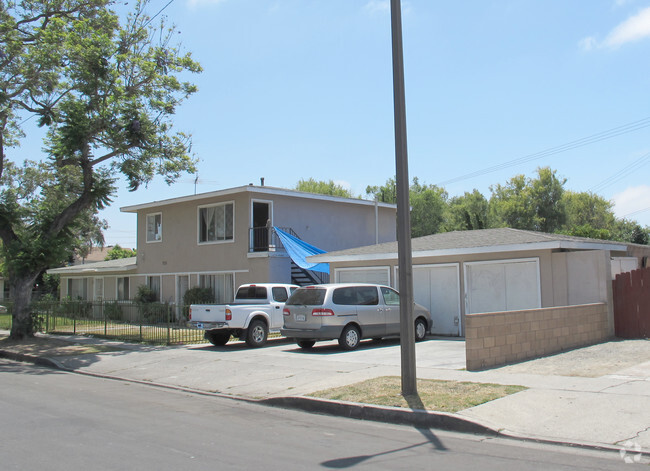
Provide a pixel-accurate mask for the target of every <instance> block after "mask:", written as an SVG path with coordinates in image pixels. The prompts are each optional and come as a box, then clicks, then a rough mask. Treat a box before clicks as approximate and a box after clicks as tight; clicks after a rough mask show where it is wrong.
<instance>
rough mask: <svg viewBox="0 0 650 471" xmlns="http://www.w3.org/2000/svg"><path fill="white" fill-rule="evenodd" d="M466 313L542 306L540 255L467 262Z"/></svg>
mask: <svg viewBox="0 0 650 471" xmlns="http://www.w3.org/2000/svg"><path fill="white" fill-rule="evenodd" d="M465 276H466V288H465V289H466V294H467V298H466V299H467V313H468V314H473V313H477V312H499V311H514V310H520V309H534V308H539V307H541V300H540V287H539V283H540V281H539V262H538V260H537V259H526V260H509V261H495V262H468V263H467V264H465Z"/></svg>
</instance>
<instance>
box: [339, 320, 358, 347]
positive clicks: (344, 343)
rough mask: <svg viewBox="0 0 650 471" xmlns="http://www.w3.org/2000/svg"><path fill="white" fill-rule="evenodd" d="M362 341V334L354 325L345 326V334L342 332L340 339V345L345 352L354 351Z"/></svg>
mask: <svg viewBox="0 0 650 471" xmlns="http://www.w3.org/2000/svg"><path fill="white" fill-rule="evenodd" d="M360 341H361V332H359V328H358V327H357V326H354V325H352V324H350V325H347V326H345V329H343V332H341V337H340V338H339V345H340V346H341V348H343V349H344V350H354V349H355V348H357V347H358V346H359V342H360Z"/></svg>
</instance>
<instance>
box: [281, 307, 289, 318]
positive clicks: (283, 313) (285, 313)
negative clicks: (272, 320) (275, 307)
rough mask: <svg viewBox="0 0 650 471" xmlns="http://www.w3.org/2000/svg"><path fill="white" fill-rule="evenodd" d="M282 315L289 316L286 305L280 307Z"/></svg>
mask: <svg viewBox="0 0 650 471" xmlns="http://www.w3.org/2000/svg"><path fill="white" fill-rule="evenodd" d="M282 315H284V316H290V315H291V311H290V310H289V308H288V307H285V308H284V309H282Z"/></svg>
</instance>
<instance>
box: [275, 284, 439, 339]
mask: <svg viewBox="0 0 650 471" xmlns="http://www.w3.org/2000/svg"><path fill="white" fill-rule="evenodd" d="M399 313H400V307H399V294H398V293H397V291H395V290H394V289H393V288H390V287H388V286H383V285H373V284H364V283H337V284H325V285H313V286H305V287H302V288H298V289H297V290H295V291H294V292H293V294H292V295H291V296H290V297H289V299H288V300H287V302H286V303H285V304H284V311H283V314H284V327H283V328H282V329H281V330H280V332H281V333H282V335H284V336H285V337H288V338H293V339H295V340H296V341H297V342H298V345H299V346H300V347H301V348H311V347H313V346H314V343H316V341H317V340H333V339H338V341H339V345H340V346H341V347H342V348H344V349H345V350H353V349H355V348H357V347H358V346H359V342H360V341H361V339H366V338H371V339H381V338H382V337H387V336H394V335H399V333H400V314H399ZM413 319H414V328H415V340H416V341H418V342H419V341H420V340H423V339H424V338H425V336H426V335H427V333H428V332H430V331H431V328H432V327H433V322H432V320H431V314H430V313H429V311H428V310H427V309H426V308H425V307H423V306H420V305H419V304H415V306H414V310H413Z"/></svg>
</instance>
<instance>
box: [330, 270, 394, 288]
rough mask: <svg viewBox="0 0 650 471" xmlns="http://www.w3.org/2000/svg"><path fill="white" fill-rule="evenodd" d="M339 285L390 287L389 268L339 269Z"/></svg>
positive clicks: (337, 280)
mask: <svg viewBox="0 0 650 471" xmlns="http://www.w3.org/2000/svg"><path fill="white" fill-rule="evenodd" d="M336 282H337V283H375V284H378V285H386V286H390V268H389V267H369V268H339V269H337V270H336Z"/></svg>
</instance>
